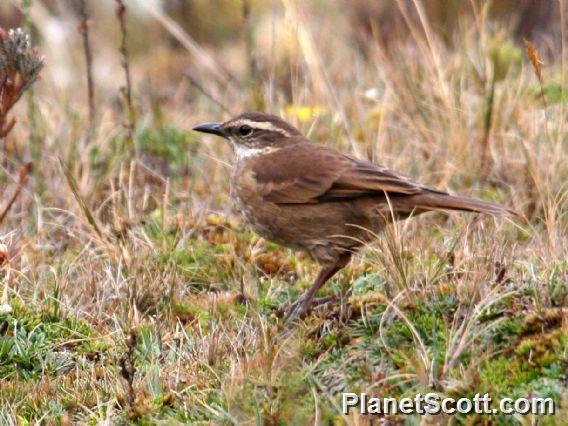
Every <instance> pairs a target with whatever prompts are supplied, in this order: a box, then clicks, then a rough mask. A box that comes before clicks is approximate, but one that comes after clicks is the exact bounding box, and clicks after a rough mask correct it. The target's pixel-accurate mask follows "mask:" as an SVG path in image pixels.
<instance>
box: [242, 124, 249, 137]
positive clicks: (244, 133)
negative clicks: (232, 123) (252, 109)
mask: <svg viewBox="0 0 568 426" xmlns="http://www.w3.org/2000/svg"><path fill="white" fill-rule="evenodd" d="M251 133H252V127H250V126H249V125H248V124H244V125H242V126H241V127H239V135H241V136H249V135H250V134H251Z"/></svg>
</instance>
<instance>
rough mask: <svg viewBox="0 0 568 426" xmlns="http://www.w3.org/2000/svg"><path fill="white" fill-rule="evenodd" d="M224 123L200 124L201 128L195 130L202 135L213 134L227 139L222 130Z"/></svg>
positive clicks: (197, 127) (196, 127)
mask: <svg viewBox="0 0 568 426" xmlns="http://www.w3.org/2000/svg"><path fill="white" fill-rule="evenodd" d="M222 124H223V123H205V124H200V125H199V126H195V127H194V128H193V130H195V131H196V132H202V133H211V134H212V135H217V136H221V137H222V138H226V137H227V134H226V133H225V132H224V131H223V130H221V125H222Z"/></svg>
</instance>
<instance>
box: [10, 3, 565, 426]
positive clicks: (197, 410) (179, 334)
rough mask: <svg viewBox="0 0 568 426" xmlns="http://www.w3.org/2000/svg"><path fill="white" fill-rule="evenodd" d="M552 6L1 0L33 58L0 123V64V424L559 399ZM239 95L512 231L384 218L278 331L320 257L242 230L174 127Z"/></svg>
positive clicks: (221, 417) (558, 83) (559, 94)
mask: <svg viewBox="0 0 568 426" xmlns="http://www.w3.org/2000/svg"><path fill="white" fill-rule="evenodd" d="M567 22H568V1H565V0H532V1H531V0H493V1H481V0H463V1H462V0H396V1H395V0H393V1H387V0H381V1H379V0H374V1H373V0H337V1H327V0H309V1H301V0H161V1H160V0H128V1H126V0H125V1H121V0H0V27H1V28H3V29H4V30H6V31H7V30H8V29H12V28H17V27H22V28H24V29H25V31H27V32H29V33H30V34H31V44H32V45H33V46H34V47H33V49H35V50H32V51H29V50H27V48H26V46H25V45H26V42H25V38H23V36H22V34H21V33H19V32H12V33H11V35H8V34H7V33H4V32H0V41H2V42H4V41H5V40H8V39H10V38H12V39H14V38H16V39H18V40H19V41H20V44H18V49H19V50H18V49H16V53H15V56H17V57H24V58H28V59H29V58H30V57H32V58H34V59H35V63H36V65H37V60H38V56H40V57H43V58H44V66H43V69H41V72H40V78H39V79H38V80H37V81H36V82H35V83H34V84H33V85H31V86H30V87H29V88H28V89H27V90H26V91H25V93H24V94H23V96H22V97H21V98H20V99H19V101H18V102H17V103H16V104H15V107H14V108H13V109H11V110H10V111H8V113H7V116H6V111H5V110H4V105H5V104H6V99H7V98H9V97H8V96H7V95H6V93H8V92H9V91H10V90H12V89H13V88H14V84H13V82H9V81H7V79H4V80H3V79H2V78H1V76H4V75H5V74H4V73H3V68H2V67H3V66H4V62H0V133H2V129H8V130H9V131H8V132H6V134H2V135H0V377H1V378H2V380H0V423H2V424H28V423H26V422H24V421H23V420H22V419H23V418H24V419H29V424H31V423H32V422H34V421H37V422H38V423H42V424H43V423H44V420H45V419H48V418H51V419H52V423H49V422H47V424H64V425H66V424H72V421H76V422H78V423H80V424H83V423H88V424H123V423H126V422H127V421H128V420H129V419H130V420H132V419H145V420H140V423H139V424H155V423H158V420H162V421H163V422H165V423H164V424H166V423H167V424H187V423H192V422H202V423H201V424H206V423H207V422H210V423H212V424H217V423H221V422H224V423H227V424H228V423H235V424H237V423H244V424H252V423H253V421H252V420H251V419H256V423H257V424H274V425H276V424H317V423H318V421H319V420H321V423H322V424H343V423H341V422H342V421H345V422H347V421H348V420H346V418H344V417H343V416H341V415H340V414H339V412H338V410H337V409H335V408H334V407H336V406H337V398H338V395H340V393H339V390H340V389H347V390H353V391H356V389H361V390H363V391H365V390H366V389H367V390H369V392H378V395H389V396H409V395H411V394H412V393H413V392H414V393H416V392H424V391H425V390H426V389H430V390H436V391H437V392H441V393H443V394H444V395H452V396H458V397H459V396H467V395H473V394H475V393H479V392H481V393H484V392H490V393H491V396H492V397H493V398H494V399H495V400H496V399H498V397H499V396H508V397H518V396H526V397H528V396H532V395H535V394H537V395H544V396H551V397H553V398H555V401H557V404H558V406H560V401H561V399H562V398H564V401H566V397H565V396H564V397H562V395H566V375H565V372H566V353H565V352H566V351H565V347H566V345H565V344H564V345H563V344H562V342H563V341H564V342H565V341H566V337H565V332H564V333H562V325H564V324H565V323H566V315H565V312H566V308H565V307H566V303H567V299H566V294H567V293H566V283H567V282H568V264H567V262H566V253H568V238H567V235H568V184H567V182H568V160H567V157H568V154H567V152H568V132H567V128H568V72H567V70H568V68H567V67H568V40H567V35H568V28H567ZM1 53H2V54H5V53H6V52H1ZM12 53H13V52H12ZM0 58H1V56H0ZM32 62H33V61H32ZM19 65H21V64H20V63H19ZM28 71H29V70H28ZM2 80H3V81H2ZM16 80H17V79H16ZM17 81H20V80H17ZM20 82H21V81H20ZM4 89H6V90H4ZM251 110H259V111H264V112H271V113H275V114H278V115H281V116H282V117H283V118H284V119H286V120H288V121H290V122H292V123H293V124H295V125H296V126H298V127H299V128H300V129H301V130H302V131H303V132H305V134H307V135H308V136H309V137H310V139H311V140H312V141H313V142H314V143H321V144H327V145H329V146H333V147H335V148H337V149H340V150H342V151H345V152H350V153H353V154H354V155H357V156H359V157H362V158H367V159H371V160H373V161H376V162H379V163H381V164H384V165H386V166H388V167H390V168H394V169H397V170H399V171H400V172H402V173H403V174H405V175H408V176H410V177H412V178H415V179H417V180H419V181H421V182H423V183H424V184H426V185H428V186H432V187H436V188H441V189H445V190H449V191H452V192H455V193H459V194H461V195H468V196H474V197H479V198H483V199H486V200H488V201H494V202H497V203H500V204H503V205H505V206H507V207H510V208H512V209H515V210H516V211H518V212H520V213H521V215H522V216H523V219H519V220H518V221H517V222H516V223H512V222H511V221H507V220H495V221H494V220H493V219H491V218H481V217H477V216H475V215H465V214H464V215H457V214H453V215H442V214H431V215H421V216H420V217H418V218H415V219H413V220H411V221H405V222H403V223H400V224H399V225H400V227H398V225H397V226H393V227H392V228H391V227H389V228H388V229H387V233H386V235H385V236H384V238H381V239H379V240H378V241H377V244H376V245H373V246H372V247H370V248H369V250H368V251H366V252H365V254H362V255H361V256H357V258H356V259H354V261H353V262H352V263H351V264H350V266H349V267H348V268H345V270H344V271H343V272H342V273H341V274H339V275H338V277H337V280H334V282H333V283H330V285H329V286H327V288H326V289H324V292H327V293H326V295H333V296H334V297H336V298H338V299H341V300H342V303H341V304H340V303H339V302H338V303H337V306H339V305H341V306H342V307H343V306H347V305H349V306H350V308H349V310H348V312H347V311H345V312H344V311H343V308H342V309H341V311H340V312H339V311H338V310H337V311H336V312H335V313H334V312H333V311H330V313H329V315H327V316H326V317H325V318H323V317H319V316H318V315H314V316H312V317H310V318H309V319H308V321H307V322H306V324H305V327H304V326H300V327H298V328H295V329H293V330H291V333H290V334H286V335H285V336H282V335H280V334H279V332H278V330H277V326H279V324H278V323H277V320H276V319H275V316H274V314H275V312H276V311H277V309H278V307H279V306H282V305H285V304H286V303H288V302H290V301H292V300H294V299H295V298H296V297H297V296H298V295H299V294H300V292H301V291H302V290H304V289H306V288H307V287H308V286H309V285H310V283H311V282H312V280H313V278H314V277H315V274H316V273H317V269H318V268H317V265H314V264H313V263H312V262H311V261H309V259H306V258H305V257H303V256H301V255H298V254H297V253H294V252H291V251H289V250H285V249H283V248H281V247H278V246H275V245H273V244H271V243H269V242H266V241H264V240H262V239H261V238H259V237H258V236H256V235H254V233H252V232H250V231H249V230H247V229H246V227H244V226H243V224H242V222H240V218H239V217H238V216H237V215H235V213H234V212H233V211H232V209H231V206H230V203H229V200H228V192H229V188H228V180H229V174H230V171H231V162H232V159H233V155H232V153H231V150H230V147H229V146H228V144H226V143H224V142H223V141H221V140H217V139H214V138H212V137H209V136H204V135H202V134H196V133H195V132H192V131H191V128H192V127H193V126H195V125H196V124H199V123H203V122H207V121H221V120H225V119H228V118H229V117H231V116H235V115H237V114H240V113H242V112H244V111H251ZM12 119H15V121H12ZM12 123H14V124H13V127H12ZM30 162H31V163H33V165H30ZM395 311H396V312H395ZM344 315H349V316H348V317H344ZM565 328H566V327H564V329H565ZM137 339H138V340H137ZM562 339H564V340H563V341H562ZM556 418H558V419H560V414H559V415H558V416H557V417H556ZM556 418H551V419H550V418H549V419H548V420H550V422H548V423H546V422H544V423H543V424H554V420H556ZM424 419H426V420H428V418H423V419H422V420H424ZM415 420H417V421H416V423H417V424H418V422H419V421H420V419H415ZM430 420H431V419H430ZM438 420H440V422H442V423H443V422H444V421H447V422H453V421H454V418H445V417H440V418H438ZM533 420H534V422H536V421H537V420H536V419H533V418H529V417H523V418H522V419H520V420H519V421H523V422H531V421H533ZM144 421H146V422H147V423H144ZM246 421H248V422H249V423H245V422H246ZM326 421H327V423H326ZM365 421H366V420H365V419H361V418H354V419H353V424H364V422H365ZM460 421H461V422H462V423H463V424H469V423H472V424H473V423H475V422H479V423H483V424H489V423H490V422H492V421H497V420H494V419H493V418H492V419H489V420H488V418H487V417H476V418H472V417H468V418H465V417H463V418H461V419H458V420H456V423H459V422H460ZM498 421H499V424H501V423H502V424H513V422H515V421H516V420H515V418H513V417H511V416H507V417H505V416H503V417H502V418H500V419H499V420H498ZM105 422H106V423H105ZM447 422H446V423H447ZM488 422H489V423H488ZM423 423H424V422H423ZM424 424H426V423H424ZM431 424H434V423H431Z"/></svg>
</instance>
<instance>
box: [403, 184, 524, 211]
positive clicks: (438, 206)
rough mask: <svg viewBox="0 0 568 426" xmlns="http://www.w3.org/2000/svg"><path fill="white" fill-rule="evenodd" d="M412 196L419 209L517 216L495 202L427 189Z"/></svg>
mask: <svg viewBox="0 0 568 426" xmlns="http://www.w3.org/2000/svg"><path fill="white" fill-rule="evenodd" d="M412 198H413V203H414V205H415V206H416V207H417V208H418V209H420V210H461V211H466V212H477V213H486V214H491V215H499V216H501V215H505V216H519V214H518V213H517V212H515V211H514V210H511V209H508V208H506V207H503V206H500V205H497V204H493V203H489V202H487V201H481V200H475V199H473V198H468V197H460V196H457V195H450V194H446V193H444V192H438V191H429V190H428V191H425V192H424V193H422V194H417V195H414V196H413V197H412Z"/></svg>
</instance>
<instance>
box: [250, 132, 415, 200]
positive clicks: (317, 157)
mask: <svg viewBox="0 0 568 426" xmlns="http://www.w3.org/2000/svg"><path fill="white" fill-rule="evenodd" d="M256 160H257V161H256V162H255V163H254V164H253V165H252V166H253V171H254V173H255V175H256V180H257V184H258V188H259V191H260V193H261V195H262V196H263V198H264V199H265V200H266V201H271V202H274V203H277V204H305V203H316V202H318V201H333V200H339V199H348V198H357V197H362V196H370V195H374V194H376V195H379V194H380V195H384V194H385V193H387V194H399V195H414V194H418V193H420V192H421V191H422V186H420V185H419V184H417V183H415V182H413V181H411V180H410V179H407V178H405V177H403V176H401V175H399V174H397V173H395V172H393V171H391V170H389V169H387V168H385V167H382V166H379V165H377V164H374V163H371V162H368V161H362V160H358V159H356V158H353V157H350V156H347V155H345V154H342V153H340V152H338V151H335V150H333V149H331V148H327V147H325V146H321V145H313V144H308V143H304V144H299V145H294V146H289V147H285V148H281V149H279V150H278V151H276V152H274V153H271V154H267V155H263V156H262V157H258V158H257V159H256Z"/></svg>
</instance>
